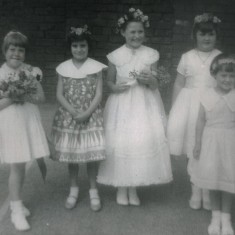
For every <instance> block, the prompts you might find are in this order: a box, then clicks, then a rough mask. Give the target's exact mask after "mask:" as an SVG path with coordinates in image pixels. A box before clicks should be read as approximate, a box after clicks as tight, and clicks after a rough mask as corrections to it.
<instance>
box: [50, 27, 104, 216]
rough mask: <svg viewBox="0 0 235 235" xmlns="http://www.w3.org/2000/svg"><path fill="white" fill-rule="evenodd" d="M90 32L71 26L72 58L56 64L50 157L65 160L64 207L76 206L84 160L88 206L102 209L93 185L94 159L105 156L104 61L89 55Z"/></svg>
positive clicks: (95, 160)
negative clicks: (66, 187)
mask: <svg viewBox="0 0 235 235" xmlns="http://www.w3.org/2000/svg"><path fill="white" fill-rule="evenodd" d="M90 43H91V33H90V31H88V28H87V26H86V25H85V26H84V27H83V28H74V27H72V28H71V31H70V33H69V35H68V45H69V48H70V50H71V54H72V58H71V59H69V60H66V61H65V62H63V63H61V64H60V65H59V66H58V67H57V68H56V72H57V74H58V85H57V94H56V96H57V100H58V102H59V108H58V110H57V111H56V113H55V117H54V121H53V126H52V142H53V144H54V147H55V153H54V154H53V156H52V157H53V159H54V160H57V161H60V162H65V163H68V171H69V180H70V192H69V195H68V197H67V199H66V202H65V207H66V208H67V209H72V208H74V207H75V206H76V203H77V200H78V194H79V188H78V170H79V166H78V164H79V163H87V173H88V177H89V181H90V190H89V195H90V207H91V209H92V210H93V211H98V210H100V209H101V203H100V197H99V194H98V189H97V185H96V175H97V162H99V161H101V160H103V159H104V158H105V148H104V138H103V135H104V133H103V118H102V110H101V106H100V102H101V99H102V70H103V69H104V68H105V67H107V66H105V65H104V64H102V63H100V62H98V61H96V60H94V59H91V58H89V57H88V53H89V52H90Z"/></svg>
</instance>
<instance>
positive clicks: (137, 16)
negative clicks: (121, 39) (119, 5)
mask: <svg viewBox="0 0 235 235" xmlns="http://www.w3.org/2000/svg"><path fill="white" fill-rule="evenodd" d="M133 19H134V20H137V21H140V22H142V23H143V25H144V27H145V28H148V27H149V26H150V24H149V18H148V16H147V15H144V13H143V12H142V11H141V10H140V9H135V8H130V9H129V10H128V13H127V14H125V15H124V16H122V17H121V18H119V19H118V22H117V27H116V33H119V32H120V30H121V28H122V27H123V25H124V24H125V23H127V22H128V21H131V20H133Z"/></svg>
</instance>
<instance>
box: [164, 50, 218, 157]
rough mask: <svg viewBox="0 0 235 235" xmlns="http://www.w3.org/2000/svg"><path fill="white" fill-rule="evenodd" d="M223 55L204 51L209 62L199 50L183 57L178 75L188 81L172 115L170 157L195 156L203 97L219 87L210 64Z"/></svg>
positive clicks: (170, 118)
mask: <svg viewBox="0 0 235 235" xmlns="http://www.w3.org/2000/svg"><path fill="white" fill-rule="evenodd" d="M201 53H203V52H200V54H201ZM220 53H221V52H220V51H219V50H217V49H214V50H213V51H211V52H204V54H205V58H206V60H205V61H202V59H201V58H200V55H199V54H198V51H197V50H196V49H193V50H190V51H188V52H186V53H185V54H183V55H182V57H181V60H180V63H179V65H178V68H177V72H178V73H180V74H182V75H183V76H184V77H185V78H186V83H185V87H184V88H183V89H182V90H181V91H180V93H179V95H178V97H177V98H176V101H175V103H174V104H173V107H172V109H171V111H170V114H169V120H168V127H167V137H168V141H169V146H170V152H171V154H174V155H181V154H187V156H188V158H192V156H193V155H192V150H193V147H194V142H195V124H196V120H197V116H198V111H199V103H200V102H199V99H200V95H201V94H203V93H204V92H205V91H206V90H207V89H208V88H211V87H214V86H215V84H216V82H215V79H214V78H213V77H212V76H211V75H210V64H211V62H212V60H213V59H214V58H215V57H216V56H217V55H218V54H220Z"/></svg>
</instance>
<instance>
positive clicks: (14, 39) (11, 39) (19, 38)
mask: <svg viewBox="0 0 235 235" xmlns="http://www.w3.org/2000/svg"><path fill="white" fill-rule="evenodd" d="M10 45H13V46H18V47H23V48H25V49H27V47H28V38H27V37H26V36H25V35H24V34H22V33H21V32H19V31H10V32H9V33H7V34H6V36H5V37H4V39H3V43H2V52H3V54H4V55H5V53H6V51H7V50H8V48H9V46H10Z"/></svg>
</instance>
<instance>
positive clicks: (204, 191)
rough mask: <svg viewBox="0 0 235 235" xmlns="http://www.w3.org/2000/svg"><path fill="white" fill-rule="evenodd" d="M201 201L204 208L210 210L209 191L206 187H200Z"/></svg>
mask: <svg viewBox="0 0 235 235" xmlns="http://www.w3.org/2000/svg"><path fill="white" fill-rule="evenodd" d="M202 203H203V208H204V209H205V210H211V202H210V192H209V190H208V189H202Z"/></svg>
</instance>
